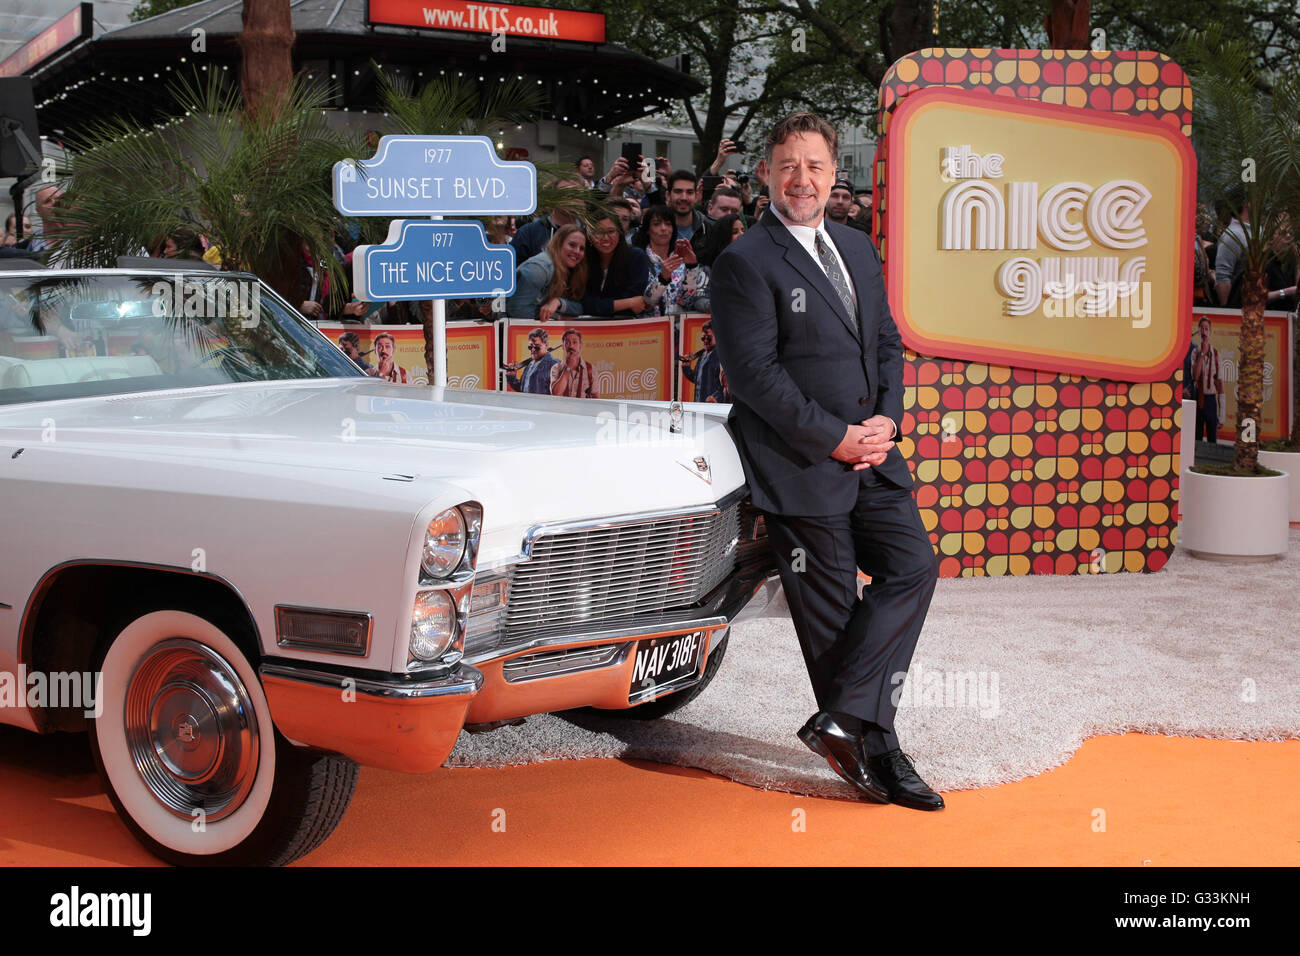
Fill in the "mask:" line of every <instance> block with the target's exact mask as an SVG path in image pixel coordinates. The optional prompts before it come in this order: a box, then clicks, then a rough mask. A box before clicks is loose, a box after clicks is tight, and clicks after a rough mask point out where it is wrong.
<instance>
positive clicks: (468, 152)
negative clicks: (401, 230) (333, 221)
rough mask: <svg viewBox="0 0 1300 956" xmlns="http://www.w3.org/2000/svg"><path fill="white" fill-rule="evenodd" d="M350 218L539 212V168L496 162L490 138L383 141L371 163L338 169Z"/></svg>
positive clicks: (339, 194)
mask: <svg viewBox="0 0 1300 956" xmlns="http://www.w3.org/2000/svg"><path fill="white" fill-rule="evenodd" d="M334 208H336V209H337V210H338V211H339V212H341V213H343V214H344V215H345V216H522V215H526V214H527V213H530V212H532V211H533V210H534V209H536V208H537V168H536V167H535V166H534V165H533V164H532V163H529V162H524V161H513V160H512V161H510V162H504V161H502V160H501V159H498V158H497V151H496V149H495V147H493V145H492V141H491V140H490V139H488V138H487V137H486V136H385V137H383V138H382V139H380V141H379V148H378V149H377V150H376V151H375V158H374V159H364V160H361V161H360V162H358V163H356V164H355V165H354V164H353V163H352V162H351V161H346V162H341V163H335V164H334Z"/></svg>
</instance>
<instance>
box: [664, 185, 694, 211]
mask: <svg viewBox="0 0 1300 956" xmlns="http://www.w3.org/2000/svg"><path fill="white" fill-rule="evenodd" d="M668 202H669V203H670V204H671V205H672V207H673V212H675V213H677V215H678V216H681V217H685V216H689V215H690V213H691V210H692V209H693V208H694V207H695V184H694V183H692V182H691V181H690V180H689V179H679V180H677V181H676V182H674V183H673V185H672V189H671V190H670V191H669V193H668Z"/></svg>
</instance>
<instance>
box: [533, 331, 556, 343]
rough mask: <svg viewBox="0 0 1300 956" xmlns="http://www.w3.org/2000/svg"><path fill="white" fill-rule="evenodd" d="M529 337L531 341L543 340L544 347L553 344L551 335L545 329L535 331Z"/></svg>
mask: <svg viewBox="0 0 1300 956" xmlns="http://www.w3.org/2000/svg"><path fill="white" fill-rule="evenodd" d="M528 337H529V338H530V339H541V340H542V344H543V345H550V344H551V336H550V333H549V332H547V331H546V330H545V329H533V330H532V331H531V332H529V333H528Z"/></svg>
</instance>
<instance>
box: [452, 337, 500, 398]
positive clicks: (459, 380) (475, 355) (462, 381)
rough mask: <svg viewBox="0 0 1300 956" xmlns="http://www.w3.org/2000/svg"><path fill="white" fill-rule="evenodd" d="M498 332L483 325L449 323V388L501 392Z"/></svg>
mask: <svg viewBox="0 0 1300 956" xmlns="http://www.w3.org/2000/svg"><path fill="white" fill-rule="evenodd" d="M497 378H498V376H497V330H496V326H494V325H491V324H487V323H483V322H448V323H447V386H448V387H449V388H481V389H485V390H487V391H496V389H497Z"/></svg>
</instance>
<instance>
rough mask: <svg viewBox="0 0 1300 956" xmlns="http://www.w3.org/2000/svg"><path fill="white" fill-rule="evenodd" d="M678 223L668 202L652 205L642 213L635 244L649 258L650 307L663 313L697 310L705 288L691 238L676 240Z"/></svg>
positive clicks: (646, 298) (648, 302) (646, 292)
mask: <svg viewBox="0 0 1300 956" xmlns="http://www.w3.org/2000/svg"><path fill="white" fill-rule="evenodd" d="M676 231H677V227H676V225H675V220H674V217H673V211H672V210H671V209H670V208H668V207H667V206H651V207H650V208H649V209H647V210H646V211H645V215H644V216H642V217H641V228H640V229H638V230H637V232H636V235H635V236H633V238H632V245H634V246H636V247H637V248H639V249H644V250H645V251H646V255H647V256H649V258H650V280H649V282H647V283H646V289H645V301H646V306H647V308H648V309H650V310H652V311H655V312H657V313H658V314H660V315H676V314H678V313H681V312H694V311H697V309H698V300H699V299H700V297H701V296H702V294H703V292H704V285H703V283H704V281H706V280H703V279H702V277H701V273H700V264H699V260H698V259H696V258H695V250H694V249H693V248H692V247H691V243H690V240H688V239H681V240H678V241H676V242H674V241H673V236H674V235H675V234H676Z"/></svg>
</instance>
